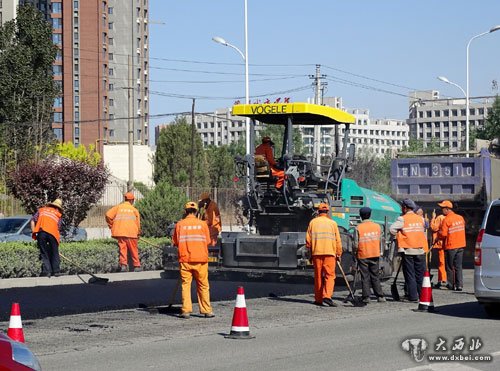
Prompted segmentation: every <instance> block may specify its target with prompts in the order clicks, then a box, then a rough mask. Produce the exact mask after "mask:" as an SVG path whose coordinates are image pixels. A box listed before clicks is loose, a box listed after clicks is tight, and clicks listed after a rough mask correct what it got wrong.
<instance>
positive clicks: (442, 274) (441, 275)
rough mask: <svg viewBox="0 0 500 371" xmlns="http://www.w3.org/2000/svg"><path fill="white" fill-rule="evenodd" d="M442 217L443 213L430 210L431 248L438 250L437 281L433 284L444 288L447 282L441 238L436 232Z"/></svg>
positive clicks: (438, 287) (439, 227)
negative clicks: (437, 213)
mask: <svg viewBox="0 0 500 371" xmlns="http://www.w3.org/2000/svg"><path fill="white" fill-rule="evenodd" d="M444 218H445V216H444V215H443V214H439V215H438V216H436V212H435V211H432V219H431V224H430V227H431V230H432V248H433V249H434V250H436V251H437V252H438V283H437V284H436V285H435V286H434V287H435V288H437V289H440V288H444V287H446V284H447V278H446V264H445V254H444V248H443V240H441V239H439V238H438V232H439V230H440V229H441V224H442V223H443V220H444Z"/></svg>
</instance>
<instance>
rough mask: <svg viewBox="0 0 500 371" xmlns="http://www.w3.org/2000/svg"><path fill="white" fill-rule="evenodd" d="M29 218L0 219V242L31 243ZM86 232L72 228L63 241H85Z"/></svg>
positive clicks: (28, 216)
mask: <svg viewBox="0 0 500 371" xmlns="http://www.w3.org/2000/svg"><path fill="white" fill-rule="evenodd" d="M30 221H31V216H30V215H20V216H10V217H7V218H1V219H0V242H10V241H26V242H30V241H33V239H32V238H31V226H30ZM85 240H87V232H86V231H85V229H83V228H78V227H72V229H71V232H70V234H69V235H68V236H67V237H66V238H63V241H65V242H70V241H85Z"/></svg>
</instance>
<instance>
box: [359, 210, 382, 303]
mask: <svg viewBox="0 0 500 371" xmlns="http://www.w3.org/2000/svg"><path fill="white" fill-rule="evenodd" d="M371 214H372V209H370V208H369V207H362V208H361V209H360V210H359V216H360V217H361V220H362V222H361V223H360V224H359V225H358V226H357V227H356V235H355V241H356V243H355V248H356V257H357V259H358V266H359V270H360V272H361V280H362V281H363V282H362V297H363V302H364V303H366V304H368V303H369V302H370V286H371V287H372V288H373V293H374V294H375V296H376V297H377V301H378V302H385V297H384V292H383V291H382V286H381V285H380V279H379V277H378V272H379V260H380V238H381V235H382V231H381V228H380V225H378V224H377V223H374V222H373V221H371V220H370V216H371Z"/></svg>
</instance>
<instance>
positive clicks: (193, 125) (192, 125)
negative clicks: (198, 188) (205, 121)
mask: <svg viewBox="0 0 500 371" xmlns="http://www.w3.org/2000/svg"><path fill="white" fill-rule="evenodd" d="M195 102H196V99H195V98H193V104H192V105H191V170H190V172H189V173H190V174H189V188H191V193H192V192H193V178H194V134H195V131H196V128H195V124H194V121H195V117H194V105H195Z"/></svg>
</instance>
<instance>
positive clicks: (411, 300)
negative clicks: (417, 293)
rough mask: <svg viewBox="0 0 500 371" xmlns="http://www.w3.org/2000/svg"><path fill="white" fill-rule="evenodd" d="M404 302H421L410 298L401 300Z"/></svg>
mask: <svg viewBox="0 0 500 371" xmlns="http://www.w3.org/2000/svg"><path fill="white" fill-rule="evenodd" d="M401 301H402V302H405V303H418V302H419V300H418V299H410V298H403V300H401Z"/></svg>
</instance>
